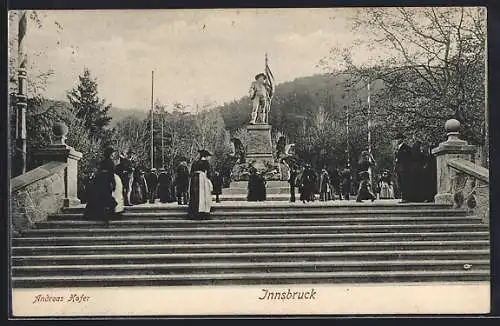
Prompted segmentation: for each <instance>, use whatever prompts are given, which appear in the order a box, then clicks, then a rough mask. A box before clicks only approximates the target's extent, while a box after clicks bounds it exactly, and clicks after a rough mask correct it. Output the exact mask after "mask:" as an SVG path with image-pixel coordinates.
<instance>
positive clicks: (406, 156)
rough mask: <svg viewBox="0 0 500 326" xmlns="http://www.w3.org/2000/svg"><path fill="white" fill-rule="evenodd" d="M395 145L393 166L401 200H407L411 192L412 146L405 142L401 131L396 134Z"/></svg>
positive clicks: (405, 201)
mask: <svg viewBox="0 0 500 326" xmlns="http://www.w3.org/2000/svg"><path fill="white" fill-rule="evenodd" d="M396 140H397V147H396V153H395V154H394V158H395V159H394V168H395V172H396V175H397V180H398V185H399V189H400V192H401V202H400V203H407V202H409V199H410V198H409V196H410V194H411V190H412V189H411V188H412V185H411V173H412V171H411V165H412V148H411V147H410V146H409V145H408V144H407V143H406V142H405V137H404V135H403V134H402V133H398V134H397V135H396Z"/></svg>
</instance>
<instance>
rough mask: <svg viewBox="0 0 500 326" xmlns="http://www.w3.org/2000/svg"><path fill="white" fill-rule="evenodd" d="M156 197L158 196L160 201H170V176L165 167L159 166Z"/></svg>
mask: <svg viewBox="0 0 500 326" xmlns="http://www.w3.org/2000/svg"><path fill="white" fill-rule="evenodd" d="M158 197H160V203H170V202H171V198H172V197H173V196H172V177H171V176H170V174H168V173H167V171H166V170H165V168H160V175H159V176H158Z"/></svg>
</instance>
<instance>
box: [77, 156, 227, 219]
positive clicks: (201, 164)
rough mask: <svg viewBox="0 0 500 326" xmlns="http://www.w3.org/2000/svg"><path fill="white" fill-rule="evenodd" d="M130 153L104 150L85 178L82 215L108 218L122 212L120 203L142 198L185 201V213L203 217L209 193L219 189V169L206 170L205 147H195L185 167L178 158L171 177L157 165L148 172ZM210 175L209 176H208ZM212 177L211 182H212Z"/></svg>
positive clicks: (184, 163)
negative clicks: (196, 151)
mask: <svg viewBox="0 0 500 326" xmlns="http://www.w3.org/2000/svg"><path fill="white" fill-rule="evenodd" d="M133 155H134V153H133V152H132V151H129V152H128V153H127V154H126V155H123V154H122V155H118V153H117V152H116V151H115V150H114V149H113V148H111V147H109V148H106V149H105V151H104V159H103V160H102V161H101V162H100V163H99V165H98V168H97V171H96V172H95V173H94V175H93V176H92V177H91V178H90V180H89V181H88V182H87V187H86V191H85V193H86V202H87V204H86V207H85V216H86V217H87V218H88V219H92V220H102V221H109V220H111V219H114V218H117V217H119V216H120V215H121V213H123V211H124V206H133V205H135V204H143V203H146V202H149V203H154V202H155V200H156V198H157V197H159V199H160V202H162V203H168V202H175V200H177V203H178V204H179V205H188V214H189V216H190V217H191V218H194V219H204V218H207V217H208V215H209V213H210V209H211V202H212V194H215V195H216V201H219V200H220V199H219V195H220V193H221V192H222V178H221V175H220V173H218V172H216V173H213V175H212V176H209V174H210V171H211V169H210V164H209V162H208V158H209V157H210V156H211V155H212V154H211V153H210V152H209V151H207V150H200V151H199V158H198V159H197V160H196V161H195V162H194V163H193V164H192V166H191V170H190V169H189V167H188V165H187V163H186V161H185V160H182V161H181V162H180V163H179V165H178V166H177V168H176V169H175V178H172V176H171V175H170V174H169V173H167V171H166V170H165V169H164V168H161V169H160V171H159V174H158V173H157V171H156V169H151V171H150V173H149V174H148V175H145V173H144V171H142V170H140V169H134V167H133V164H132V159H133ZM210 177H211V178H210ZM212 180H213V182H212Z"/></svg>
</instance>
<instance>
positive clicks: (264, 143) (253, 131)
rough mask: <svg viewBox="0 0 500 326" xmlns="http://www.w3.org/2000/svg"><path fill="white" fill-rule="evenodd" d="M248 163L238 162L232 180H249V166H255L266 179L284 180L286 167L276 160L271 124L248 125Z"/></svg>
mask: <svg viewBox="0 0 500 326" xmlns="http://www.w3.org/2000/svg"><path fill="white" fill-rule="evenodd" d="M247 133H248V138H247V139H248V143H247V144H246V163H243V164H237V165H235V166H234V168H233V171H232V176H233V177H232V181H246V180H248V174H249V172H250V171H249V168H250V166H253V167H254V168H256V169H257V171H258V172H260V173H261V174H262V175H264V177H265V178H266V180H277V181H279V180H284V177H283V175H284V174H286V173H285V172H286V171H284V167H282V166H280V164H279V163H278V162H275V159H274V156H273V143H272V139H271V126H270V125H268V124H255V125H248V126H247Z"/></svg>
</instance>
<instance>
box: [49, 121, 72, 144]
mask: <svg viewBox="0 0 500 326" xmlns="http://www.w3.org/2000/svg"><path fill="white" fill-rule="evenodd" d="M68 131H69V129H68V126H67V125H66V124H65V123H64V122H56V123H54V125H53V126H52V133H53V134H54V141H53V142H52V144H53V145H66V138H67V137H66V136H67V135H68Z"/></svg>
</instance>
